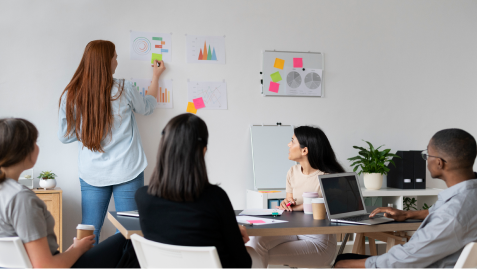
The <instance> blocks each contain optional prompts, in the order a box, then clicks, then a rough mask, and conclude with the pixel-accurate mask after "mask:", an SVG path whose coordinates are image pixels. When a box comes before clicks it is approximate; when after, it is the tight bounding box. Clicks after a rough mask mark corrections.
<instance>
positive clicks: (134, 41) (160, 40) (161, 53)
mask: <svg viewBox="0 0 477 269" xmlns="http://www.w3.org/2000/svg"><path fill="white" fill-rule="evenodd" d="M129 43H130V45H129V47H130V59H131V60H140V61H151V58H152V57H153V56H154V58H155V59H158V60H163V61H164V62H166V63H167V62H171V61H172V56H171V54H172V45H171V34H165V33H152V32H137V31H131V32H130V36H129Z"/></svg>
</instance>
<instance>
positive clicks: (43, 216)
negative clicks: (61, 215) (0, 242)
mask: <svg viewBox="0 0 477 269" xmlns="http://www.w3.org/2000/svg"><path fill="white" fill-rule="evenodd" d="M54 227H55V219H54V218H53V216H52V215H51V213H50V212H49V211H48V209H47V208H46V204H45V203H44V202H43V201H42V200H41V199H40V198H38V196H36V195H35V193H34V192H33V191H31V190H30V189H28V188H27V187H25V186H23V185H22V184H20V183H18V182H17V181H15V180H13V179H7V180H6V181H4V182H3V183H0V237H15V236H18V237H20V239H21V240H22V241H23V243H28V242H31V241H35V240H38V239H40V238H43V237H46V238H47V240H48V246H49V247H50V251H51V254H54V253H55V252H56V251H57V249H58V243H57V242H56V235H55V232H54V230H53V229H54Z"/></svg>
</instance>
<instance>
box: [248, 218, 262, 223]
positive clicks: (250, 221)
mask: <svg viewBox="0 0 477 269" xmlns="http://www.w3.org/2000/svg"><path fill="white" fill-rule="evenodd" d="M247 221H248V223H266V222H265V221H263V220H261V219H258V220H247Z"/></svg>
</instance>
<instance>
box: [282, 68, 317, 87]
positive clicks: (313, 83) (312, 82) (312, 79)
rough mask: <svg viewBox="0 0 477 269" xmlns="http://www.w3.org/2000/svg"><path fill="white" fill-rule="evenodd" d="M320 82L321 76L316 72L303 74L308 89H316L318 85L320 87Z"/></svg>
mask: <svg viewBox="0 0 477 269" xmlns="http://www.w3.org/2000/svg"><path fill="white" fill-rule="evenodd" d="M287 80H288V77H287ZM320 84H321V77H320V75H318V74H317V73H315V72H311V73H309V74H308V75H306V76H305V85H306V86H307V87H308V88H309V89H311V90H314V89H317V88H318V87H320ZM288 85H290V84H288Z"/></svg>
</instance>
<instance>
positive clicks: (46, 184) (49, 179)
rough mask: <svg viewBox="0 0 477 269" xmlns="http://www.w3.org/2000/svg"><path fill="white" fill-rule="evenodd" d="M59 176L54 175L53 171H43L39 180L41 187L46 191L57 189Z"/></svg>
mask: <svg viewBox="0 0 477 269" xmlns="http://www.w3.org/2000/svg"><path fill="white" fill-rule="evenodd" d="M56 177H57V175H55V173H52V172H51V171H42V172H41V173H40V175H39V176H38V178H39V179H40V187H42V188H44V189H45V190H46V189H53V188H54V187H56V180H55V178H56Z"/></svg>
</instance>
